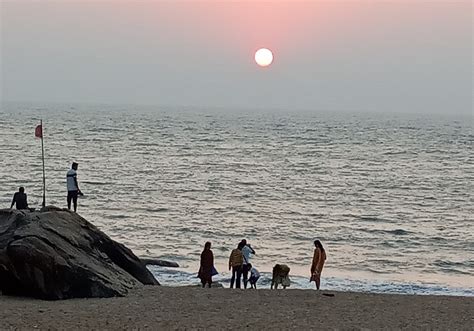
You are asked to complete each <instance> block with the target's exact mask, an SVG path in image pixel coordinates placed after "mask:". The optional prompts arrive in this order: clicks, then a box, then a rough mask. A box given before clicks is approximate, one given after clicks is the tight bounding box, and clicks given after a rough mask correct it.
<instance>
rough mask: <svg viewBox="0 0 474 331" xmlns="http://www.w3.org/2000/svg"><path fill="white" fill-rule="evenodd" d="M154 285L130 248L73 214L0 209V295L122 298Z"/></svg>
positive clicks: (151, 276)
mask: <svg viewBox="0 0 474 331" xmlns="http://www.w3.org/2000/svg"><path fill="white" fill-rule="evenodd" d="M142 284H147V285H159V284H158V282H157V281H156V279H155V278H154V277H153V275H152V274H151V272H150V271H148V269H147V268H146V267H145V266H144V264H143V263H142V262H141V261H140V260H139V259H138V258H137V257H136V256H135V255H134V254H133V253H132V251H131V250H130V249H128V248H127V247H125V246H124V245H122V244H119V243H117V242H115V241H113V240H112V239H110V238H109V237H108V236H107V235H106V234H104V233H103V232H101V231H99V230H98V229H97V228H96V227H95V226H94V225H92V224H91V223H89V222H88V221H86V220H85V219H84V218H82V217H80V216H79V215H78V214H76V213H72V212H69V211H67V210H61V209H58V208H54V207H50V208H46V209H44V210H43V211H41V212H29V211H18V210H11V209H3V210H0V290H1V291H2V293H3V294H7V295H22V296H32V297H36V298H41V299H52V300H54V299H66V298H84V297H111V296H123V295H125V294H127V292H128V290H130V289H131V288H133V287H136V286H141V285H142Z"/></svg>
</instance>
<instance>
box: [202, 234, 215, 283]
mask: <svg viewBox="0 0 474 331" xmlns="http://www.w3.org/2000/svg"><path fill="white" fill-rule="evenodd" d="M213 271H214V254H213V253H212V251H211V243H210V242H209V241H208V242H206V244H205V245H204V250H203V251H202V253H201V266H200V267H199V273H198V277H199V278H200V279H201V283H202V287H206V284H209V288H210V287H211V284H212V274H213Z"/></svg>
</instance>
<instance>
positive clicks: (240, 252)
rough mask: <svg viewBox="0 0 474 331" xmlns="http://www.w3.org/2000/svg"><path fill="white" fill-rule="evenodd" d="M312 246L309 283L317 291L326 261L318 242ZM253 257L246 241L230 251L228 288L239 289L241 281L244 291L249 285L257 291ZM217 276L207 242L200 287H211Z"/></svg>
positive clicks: (201, 268) (258, 276)
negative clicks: (251, 261) (312, 284)
mask: <svg viewBox="0 0 474 331" xmlns="http://www.w3.org/2000/svg"><path fill="white" fill-rule="evenodd" d="M314 246H315V248H314V253H313V260H312V263H311V268H310V274H311V276H310V282H312V281H314V282H315V284H316V289H317V290H319V288H320V285H321V272H322V271H323V267H324V263H325V261H326V250H325V249H324V247H323V245H322V243H321V241H319V240H315V241H314ZM253 255H256V253H255V250H254V249H253V248H252V246H251V245H250V244H248V243H247V240H246V239H243V240H242V241H240V242H239V244H238V245H237V248H235V249H233V250H232V251H231V253H230V256H229V271H232V277H231V279H230V288H234V284H235V288H241V279H242V280H243V285H244V289H246V288H247V286H248V284H249V283H250V288H254V289H257V281H258V279H259V278H260V273H259V271H258V270H257V269H256V268H255V267H253V266H252V264H251V263H250V258H251V257H252V256H253ZM276 266H280V265H276ZM285 267H286V266H285ZM274 269H275V268H274ZM288 272H289V268H287V275H288ZM217 274H218V272H217V270H216V268H215V266H214V254H213V252H212V250H211V242H209V241H208V242H206V244H205V245H204V250H203V251H202V253H201V261H200V266H199V272H198V277H199V278H200V279H201V284H202V287H206V285H208V286H209V287H211V284H212V277H213V276H215V275H217ZM249 274H250V277H249ZM272 287H273V280H272ZM284 287H286V286H284Z"/></svg>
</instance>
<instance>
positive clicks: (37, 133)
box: [35, 124, 43, 138]
mask: <svg viewBox="0 0 474 331" xmlns="http://www.w3.org/2000/svg"><path fill="white" fill-rule="evenodd" d="M35 137H37V138H43V126H42V125H41V124H40V125H38V126H37V127H36V129H35Z"/></svg>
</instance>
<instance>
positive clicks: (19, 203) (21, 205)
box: [10, 187, 28, 209]
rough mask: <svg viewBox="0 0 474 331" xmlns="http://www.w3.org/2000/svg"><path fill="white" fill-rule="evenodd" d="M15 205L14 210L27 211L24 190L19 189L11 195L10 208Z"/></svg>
mask: <svg viewBox="0 0 474 331" xmlns="http://www.w3.org/2000/svg"><path fill="white" fill-rule="evenodd" d="M15 204H16V209H28V201H27V197H26V193H25V188H24V187H20V188H19V189H18V192H16V193H15V194H14V195H13V200H12V205H11V206H10V208H13V206H14V205H15Z"/></svg>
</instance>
